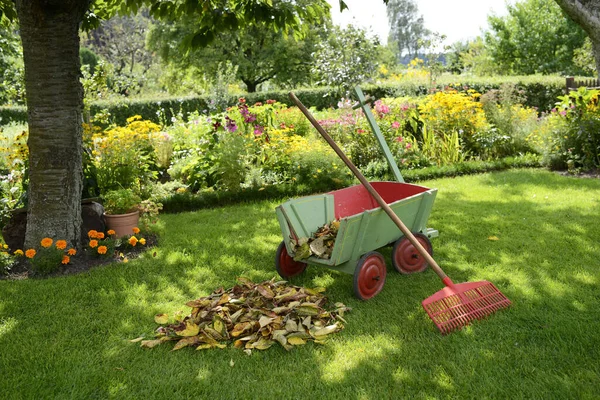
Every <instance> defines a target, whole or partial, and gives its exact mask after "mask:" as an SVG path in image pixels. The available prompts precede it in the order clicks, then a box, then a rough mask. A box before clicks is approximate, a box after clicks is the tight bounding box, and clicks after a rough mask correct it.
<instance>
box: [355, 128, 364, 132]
mask: <svg viewBox="0 0 600 400" xmlns="http://www.w3.org/2000/svg"><path fill="white" fill-rule="evenodd" d="M356 133H365V130H364V129H361V128H358V129H357V130H356Z"/></svg>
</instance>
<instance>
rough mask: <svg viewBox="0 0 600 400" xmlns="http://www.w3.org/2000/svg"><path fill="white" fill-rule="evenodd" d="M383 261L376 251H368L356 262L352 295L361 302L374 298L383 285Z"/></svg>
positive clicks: (384, 271)
mask: <svg viewBox="0 0 600 400" xmlns="http://www.w3.org/2000/svg"><path fill="white" fill-rule="evenodd" d="M386 272H387V271H386V269H385V260H384V259H383V256H382V255H381V254H379V253H378V252H376V251H370V252H368V253H367V254H365V255H364V256H362V257H361V258H360V260H358V263H356V269H355V270H354V294H355V295H356V297H358V298H359V299H361V300H369V299H370V298H372V297H375V296H376V295H377V294H378V293H379V292H381V289H383V284H384V283H385V275H386Z"/></svg>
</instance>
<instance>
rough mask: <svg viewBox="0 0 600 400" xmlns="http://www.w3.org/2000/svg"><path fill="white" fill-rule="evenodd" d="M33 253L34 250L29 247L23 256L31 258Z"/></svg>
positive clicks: (33, 255)
mask: <svg viewBox="0 0 600 400" xmlns="http://www.w3.org/2000/svg"><path fill="white" fill-rule="evenodd" d="M35 253H36V251H35V250H34V249H29V250H27V251H26V252H25V257H27V258H33V257H35Z"/></svg>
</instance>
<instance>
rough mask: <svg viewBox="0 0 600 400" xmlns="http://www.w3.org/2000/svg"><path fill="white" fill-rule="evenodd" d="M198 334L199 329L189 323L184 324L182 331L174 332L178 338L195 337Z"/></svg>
mask: <svg viewBox="0 0 600 400" xmlns="http://www.w3.org/2000/svg"><path fill="white" fill-rule="evenodd" d="M198 332H200V327H199V326H198V325H196V324H194V323H193V322H189V321H187V322H186V323H185V328H184V329H182V330H180V331H176V333H177V335H179V336H196V335H197V334H198Z"/></svg>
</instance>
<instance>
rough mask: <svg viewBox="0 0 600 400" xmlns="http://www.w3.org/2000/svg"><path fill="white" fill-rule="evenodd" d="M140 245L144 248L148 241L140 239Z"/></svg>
mask: <svg viewBox="0 0 600 400" xmlns="http://www.w3.org/2000/svg"><path fill="white" fill-rule="evenodd" d="M140 243H141V244H142V246H145V245H146V239H144V238H141V239H140Z"/></svg>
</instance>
